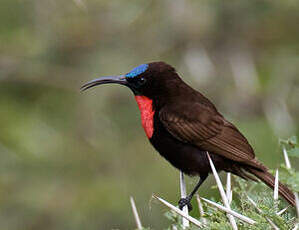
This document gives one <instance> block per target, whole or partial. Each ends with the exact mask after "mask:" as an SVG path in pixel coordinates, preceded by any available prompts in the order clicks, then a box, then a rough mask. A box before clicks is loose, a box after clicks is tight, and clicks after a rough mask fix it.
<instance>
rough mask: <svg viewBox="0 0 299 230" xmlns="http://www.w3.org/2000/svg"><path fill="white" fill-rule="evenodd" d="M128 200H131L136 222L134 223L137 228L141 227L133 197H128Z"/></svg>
mask: <svg viewBox="0 0 299 230" xmlns="http://www.w3.org/2000/svg"><path fill="white" fill-rule="evenodd" d="M130 202H131V206H132V211H133V215H134V218H135V222H136V225H137V229H142V225H141V221H140V218H139V215H138V212H137V208H136V205H135V202H134V199H133V197H130Z"/></svg>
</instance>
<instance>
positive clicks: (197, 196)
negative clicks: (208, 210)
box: [195, 194, 207, 224]
mask: <svg viewBox="0 0 299 230" xmlns="http://www.w3.org/2000/svg"><path fill="white" fill-rule="evenodd" d="M195 196H196V201H197V205H198V209H199V215H200V217H201V219H202V222H203V223H204V224H207V220H206V218H204V215H205V213H204V211H203V207H202V203H201V200H200V197H199V195H198V194H196V195H195Z"/></svg>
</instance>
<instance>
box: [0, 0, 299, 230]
mask: <svg viewBox="0 0 299 230" xmlns="http://www.w3.org/2000/svg"><path fill="white" fill-rule="evenodd" d="M298 22H299V2H298V1H296V0H283V1H282V0H273V1H268V0H250V1H239V0H232V1H223V0H190V1H184V0H162V1H161V0H138V1H137V0H130V1H120V0H73V1H72V0H68V1H67V0H51V1H47V0H45V1H38V0H36V1H34V0H14V1H12V0H1V6H0V228H1V229H32V230H34V229H45V230H46V229H56V230H59V229H73V230H76V229H90V230H92V229H134V228H135V224H134V220H133V214H132V212H131V207H130V203H129V196H130V195H132V196H133V197H134V198H135V201H136V204H137V208H138V210H139V213H140V217H141V220H142V222H143V225H144V226H151V227H153V228H155V229H162V228H163V227H165V226H167V220H166V219H165V218H164V217H163V212H164V211H165V209H164V208H163V207H161V206H160V205H159V204H157V203H156V202H151V201H150V197H151V195H152V193H155V194H158V195H160V196H162V197H164V198H166V199H167V200H168V201H171V202H172V203H176V202H177V200H178V197H179V185H178V183H179V180H178V178H179V172H178V171H177V170H176V169H174V168H172V167H171V166H170V165H169V164H168V163H167V162H166V161H165V160H164V159H162V158H161V157H160V156H159V155H158V154H157V153H156V152H155V151H154V150H153V148H152V147H151V146H150V144H149V143H148V141H147V139H146V136H145V134H144V132H143V130H142V127H141V125H140V117H139V111H138V108H137V106H136V104H135V101H134V99H133V97H132V94H131V92H129V90H128V89H126V88H125V87H122V86H116V85H113V86H102V87H99V88H95V89H93V90H90V91H88V92H84V93H81V92H80V91H79V88H80V86H81V85H82V84H83V83H85V82H86V81H88V80H91V79H93V78H95V77H99V76H103V75H112V74H121V73H126V72H128V71H129V70H130V69H131V68H133V67H135V66H137V65H139V64H142V63H147V62H151V61H158V60H163V61H166V62H168V63H169V64H172V65H173V66H175V67H176V69H177V71H178V72H179V73H180V75H181V76H183V78H184V80H185V81H186V82H188V83H189V84H191V85H192V86H193V87H195V88H196V89H198V90H200V91H201V92H202V93H204V94H205V95H206V96H207V97H209V98H210V99H211V100H212V101H213V102H214V103H215V104H216V106H217V107H218V108H219V110H220V111H221V112H222V113H223V114H224V115H225V116H226V117H227V118H228V119H229V120H230V121H232V122H233V123H235V124H236V125H237V126H238V127H239V128H240V130H241V131H242V132H243V133H244V134H245V136H246V137H247V138H248V139H249V141H250V143H251V144H252V145H253V147H254V149H255V151H256V154H257V156H258V158H259V159H260V160H262V161H263V162H264V163H266V164H267V165H268V166H269V167H271V168H275V167H277V166H279V164H280V163H281V162H282V154H281V151H280V149H279V145H278V139H279V138H284V137H289V136H291V135H295V134H298V128H299V127H298V123H299V106H298V104H299V103H298V99H299V87H298V86H299V65H298V64H299V26H298ZM194 183H195V179H188V189H189V190H190V189H191V187H192V186H193V185H194ZM213 183H214V179H213V178H210V179H209V180H208V181H207V182H206V183H205V184H204V185H203V186H202V188H201V189H200V192H201V194H202V195H203V196H206V197H210V196H212V195H213V194H215V192H214V191H213V190H210V187H211V184H213ZM196 212H197V211H196V209H195V211H193V215H196Z"/></svg>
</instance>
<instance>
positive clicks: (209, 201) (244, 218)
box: [201, 197, 256, 224]
mask: <svg viewBox="0 0 299 230" xmlns="http://www.w3.org/2000/svg"><path fill="white" fill-rule="evenodd" d="M201 199H202V200H204V201H205V202H207V203H209V204H211V205H213V206H215V207H217V208H219V209H220V210H222V211H225V212H227V213H229V214H231V215H233V216H235V217H237V218H238V219H240V220H243V221H244V222H246V223H248V224H255V223H256V221H254V220H252V219H251V218H249V217H246V216H243V215H242V214H239V213H238V212H235V211H233V210H231V209H229V208H226V207H224V206H222V205H220V204H217V203H215V202H213V201H211V200H208V199H205V198H203V197H202V198H201Z"/></svg>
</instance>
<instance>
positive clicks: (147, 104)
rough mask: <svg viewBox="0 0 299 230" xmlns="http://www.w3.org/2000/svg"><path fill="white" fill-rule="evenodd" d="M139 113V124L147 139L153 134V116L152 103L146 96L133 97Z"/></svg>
mask: <svg viewBox="0 0 299 230" xmlns="http://www.w3.org/2000/svg"><path fill="white" fill-rule="evenodd" d="M135 99H136V101H137V104H138V107H139V110H140V113H141V124H142V126H143V129H144V131H145V133H146V136H147V137H148V138H151V137H152V136H153V133H154V114H155V111H154V110H153V101H152V100H151V99H149V98H148V97H146V96H135Z"/></svg>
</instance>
